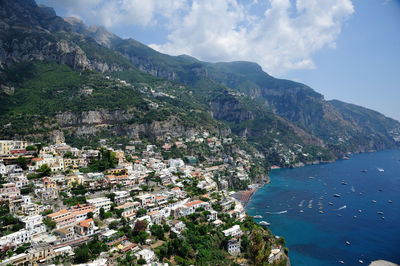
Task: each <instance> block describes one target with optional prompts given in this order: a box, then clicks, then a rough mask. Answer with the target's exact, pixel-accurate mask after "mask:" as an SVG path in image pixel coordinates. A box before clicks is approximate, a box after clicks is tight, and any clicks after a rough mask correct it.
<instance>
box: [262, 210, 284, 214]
mask: <svg viewBox="0 0 400 266" xmlns="http://www.w3.org/2000/svg"><path fill="white" fill-rule="evenodd" d="M265 213H268V214H283V213H287V210H284V211H279V212H265Z"/></svg>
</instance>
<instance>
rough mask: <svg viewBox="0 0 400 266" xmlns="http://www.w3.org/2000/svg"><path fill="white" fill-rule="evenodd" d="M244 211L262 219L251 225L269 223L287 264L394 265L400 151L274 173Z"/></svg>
mask: <svg viewBox="0 0 400 266" xmlns="http://www.w3.org/2000/svg"><path fill="white" fill-rule="evenodd" d="M378 168H382V169H384V172H379V171H378ZM364 169H365V170H368V172H366V173H363V172H360V170H364ZM342 181H344V182H345V183H346V185H343V184H342ZM334 194H339V195H340V197H339V198H338V197H334V196H333V195H334ZM372 200H375V201H376V203H373V202H372ZM389 200H391V201H392V203H389V202H388V201H389ZM302 201H303V204H301V203H302ZM310 201H311V202H310ZM329 202H331V203H332V204H333V205H330V204H329ZM310 203H311V204H310ZM309 204H310V206H309ZM299 205H300V206H299ZM345 205H346V208H344V207H343V206H345ZM309 207H310V208H309ZM320 207H321V208H320ZM246 210H247V212H248V214H249V215H262V216H263V219H256V221H258V222H259V221H261V220H265V221H267V222H269V223H271V226H270V229H271V231H272V232H273V233H274V234H275V235H279V236H283V237H284V238H285V240H286V245H287V246H288V247H289V257H290V260H291V262H292V265H295V266H298V265H341V264H340V263H339V261H344V265H361V264H360V263H359V260H362V261H363V262H364V265H368V264H369V263H370V262H371V261H373V260H378V259H384V260H389V261H392V262H395V263H397V264H400V150H387V151H382V152H375V153H364V154H358V155H354V156H352V157H351V159H350V160H340V161H337V162H335V163H331V164H321V165H313V166H306V167H301V168H296V169H280V170H274V171H272V172H271V183H270V184H268V185H266V186H264V187H263V188H261V189H260V190H258V191H257V192H256V193H255V194H254V195H253V197H252V198H251V200H250V201H249V203H248V204H247V206H246ZM301 210H302V211H303V212H300V211H301ZM320 210H321V211H323V212H324V213H322V214H321V213H319V211H320ZM359 210H361V212H359ZM282 211H287V212H284V213H280V214H277V213H278V212H282ZM380 211H382V212H383V215H382V214H378V213H377V212H380ZM354 216H356V217H354ZM382 216H383V217H384V219H382ZM346 241H349V242H350V245H348V244H346Z"/></svg>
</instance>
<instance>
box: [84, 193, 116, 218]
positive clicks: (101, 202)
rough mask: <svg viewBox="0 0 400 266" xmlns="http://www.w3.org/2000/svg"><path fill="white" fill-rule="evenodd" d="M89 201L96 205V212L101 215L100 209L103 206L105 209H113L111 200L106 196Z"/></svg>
mask: <svg viewBox="0 0 400 266" xmlns="http://www.w3.org/2000/svg"><path fill="white" fill-rule="evenodd" d="M87 203H89V204H90V205H92V206H93V207H95V210H94V214H95V215H99V214H100V209H101V208H103V209H104V211H109V210H110V209H111V200H110V199H109V198H106V197H100V198H95V199H88V200H87Z"/></svg>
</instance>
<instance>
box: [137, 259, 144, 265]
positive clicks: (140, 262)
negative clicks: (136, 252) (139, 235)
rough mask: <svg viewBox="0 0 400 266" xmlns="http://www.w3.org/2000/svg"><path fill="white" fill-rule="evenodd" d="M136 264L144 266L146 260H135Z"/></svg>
mask: <svg viewBox="0 0 400 266" xmlns="http://www.w3.org/2000/svg"><path fill="white" fill-rule="evenodd" d="M137 263H138V264H139V265H143V264H146V260H144V259H142V258H140V259H138V260H137Z"/></svg>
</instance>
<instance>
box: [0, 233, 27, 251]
mask: <svg viewBox="0 0 400 266" xmlns="http://www.w3.org/2000/svg"><path fill="white" fill-rule="evenodd" d="M31 241H32V234H31V233H30V232H29V231H27V230H25V229H22V230H19V231H18V232H15V233H12V234H9V235H5V236H3V237H1V238H0V246H1V247H5V246H9V245H13V246H17V245H21V244H23V243H27V242H31Z"/></svg>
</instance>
